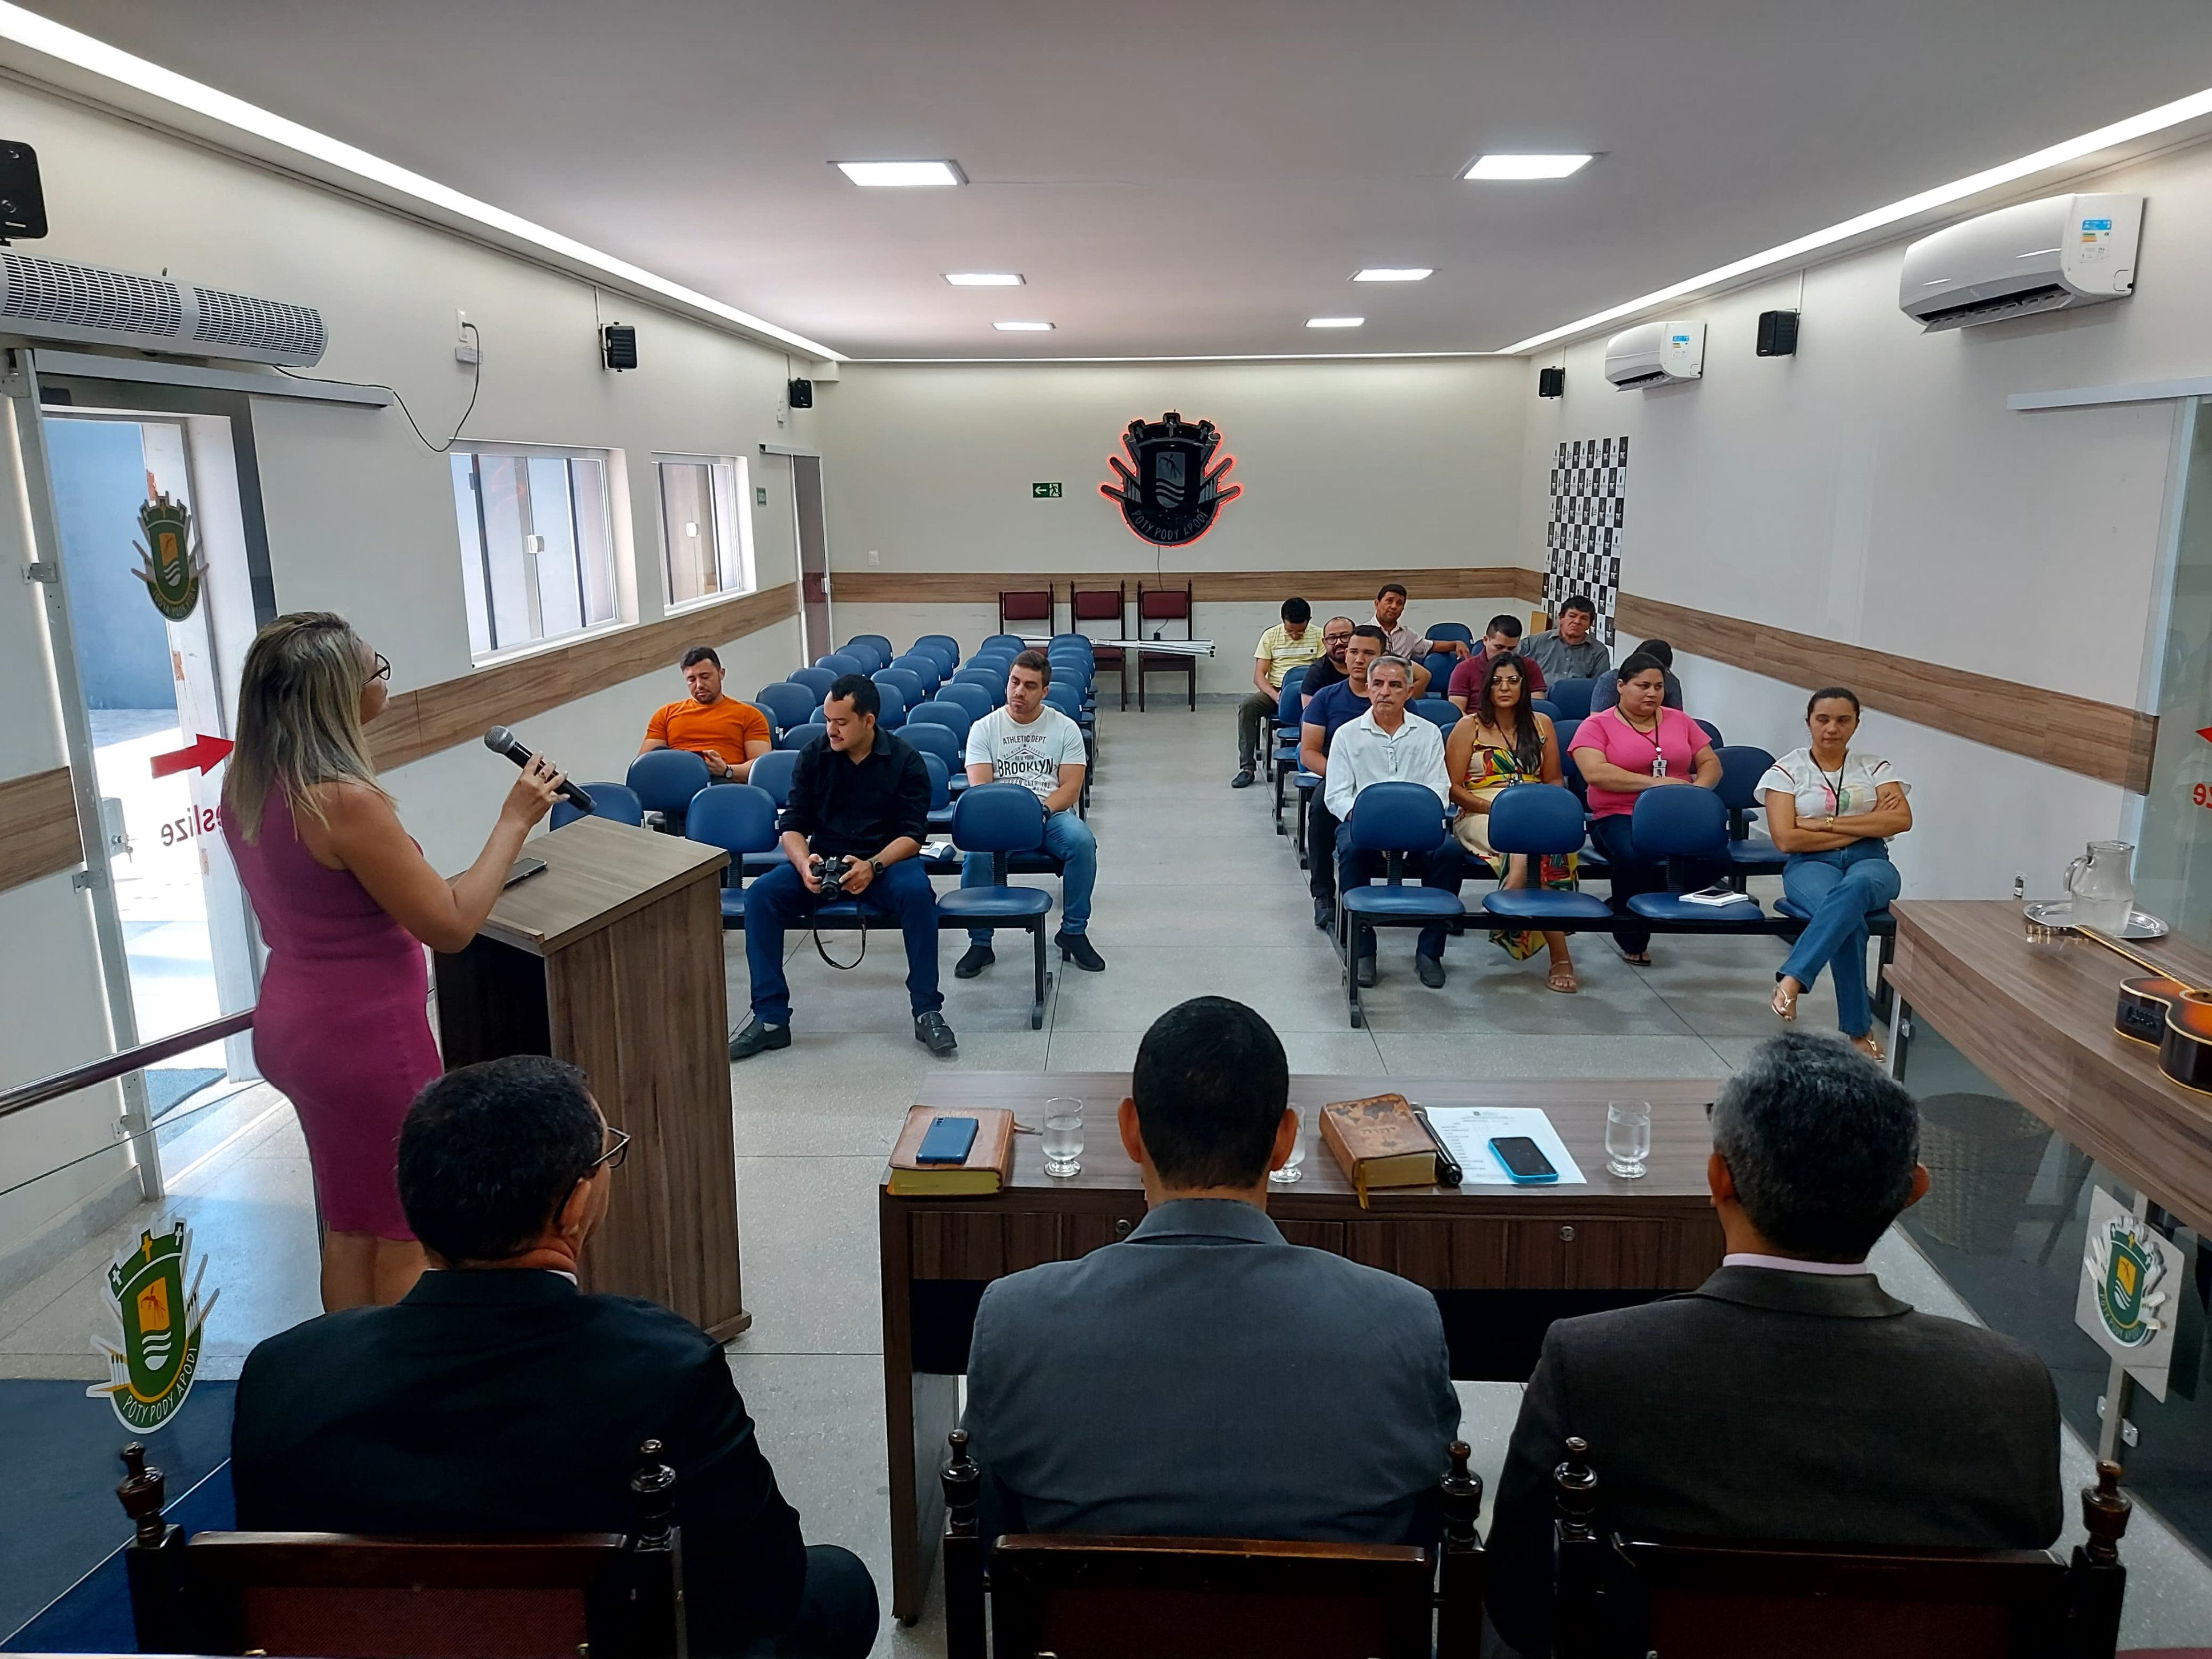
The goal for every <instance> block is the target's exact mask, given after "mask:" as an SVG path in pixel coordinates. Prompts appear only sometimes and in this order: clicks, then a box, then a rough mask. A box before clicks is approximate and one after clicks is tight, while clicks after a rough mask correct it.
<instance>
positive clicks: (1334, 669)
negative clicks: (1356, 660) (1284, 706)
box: [1298, 617, 1352, 708]
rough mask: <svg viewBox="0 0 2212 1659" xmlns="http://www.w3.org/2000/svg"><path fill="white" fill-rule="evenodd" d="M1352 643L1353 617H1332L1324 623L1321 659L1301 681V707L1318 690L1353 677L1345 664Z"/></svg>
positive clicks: (1307, 671) (1310, 699)
mask: <svg viewBox="0 0 2212 1659" xmlns="http://www.w3.org/2000/svg"><path fill="white" fill-rule="evenodd" d="M1351 643H1352V618H1351V617H1330V618H1329V619H1328V621H1327V622H1326V623H1322V630H1321V649H1322V657H1321V660H1320V661H1319V662H1317V663H1316V664H1315V665H1313V666H1312V667H1310V668H1309V669H1307V670H1306V677H1305V678H1304V680H1303V681H1301V682H1300V683H1299V685H1298V693H1299V695H1300V696H1302V697H1303V698H1304V702H1301V703H1300V704H1299V705H1298V706H1299V707H1300V708H1304V707H1305V704H1306V703H1310V702H1312V701H1313V700H1314V694H1315V693H1316V692H1317V691H1326V690H1328V688H1329V687H1330V686H1332V685H1334V684H1336V683H1337V682H1338V681H1339V680H1341V679H1348V678H1351V677H1350V675H1349V674H1348V673H1347V672H1346V669H1345V666H1344V653H1345V648H1346V647H1348V646H1349V645H1350V644H1351Z"/></svg>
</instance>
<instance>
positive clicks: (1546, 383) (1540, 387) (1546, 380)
mask: <svg viewBox="0 0 2212 1659" xmlns="http://www.w3.org/2000/svg"><path fill="white" fill-rule="evenodd" d="M1536 395H1537V396H1538V397H1539V398H1564V397H1565V396H1566V395H1567V371H1566V370H1565V369H1564V368H1540V369H1538V370H1537V371H1536Z"/></svg>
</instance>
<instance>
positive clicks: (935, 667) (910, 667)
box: [891, 651, 948, 697]
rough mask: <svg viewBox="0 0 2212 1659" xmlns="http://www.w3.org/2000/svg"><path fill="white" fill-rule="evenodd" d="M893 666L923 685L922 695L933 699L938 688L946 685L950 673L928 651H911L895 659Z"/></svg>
mask: <svg viewBox="0 0 2212 1659" xmlns="http://www.w3.org/2000/svg"><path fill="white" fill-rule="evenodd" d="M891 666H892V667H893V668H896V669H897V670H899V671H901V672H902V673H907V674H911V675H913V676H914V677H915V679H917V680H919V681H920V682H921V695H922V696H925V697H933V696H936V695H937V688H938V687H939V686H940V685H942V684H945V675H946V673H947V672H948V670H947V669H946V668H945V665H944V664H943V663H942V662H941V661H939V659H937V658H936V657H934V656H933V655H931V654H930V653H928V652H927V651H909V652H908V653H906V655H904V656H902V657H893V658H892V659H891Z"/></svg>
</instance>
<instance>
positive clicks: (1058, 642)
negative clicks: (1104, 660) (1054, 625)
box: [1045, 633, 1097, 657]
mask: <svg viewBox="0 0 2212 1659" xmlns="http://www.w3.org/2000/svg"><path fill="white" fill-rule="evenodd" d="M1062 648H1068V649H1073V650H1077V651H1080V652H1082V653H1083V654H1084V655H1085V656H1086V657H1088V656H1093V655H1096V654H1097V647H1096V646H1094V645H1092V644H1091V635H1088V634H1076V633H1068V634H1055V635H1053V636H1052V638H1051V639H1049V640H1048V641H1045V649H1046V650H1048V651H1058V650H1060V649H1062Z"/></svg>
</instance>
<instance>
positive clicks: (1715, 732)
mask: <svg viewBox="0 0 2212 1659" xmlns="http://www.w3.org/2000/svg"><path fill="white" fill-rule="evenodd" d="M1698 724H1699V726H1703V727H1705V741H1706V742H1707V743H1710V744H1712V746H1713V747H1714V748H1715V749H1716V750H1717V749H1718V748H1719V747H1720V746H1721V745H1722V744H1724V743H1726V742H1727V741H1728V739H1727V738H1724V737H1723V736H1722V735H1721V729H1720V727H1719V726H1715V725H1714V724H1713V723H1712V722H1711V720H1699V722H1698Z"/></svg>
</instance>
